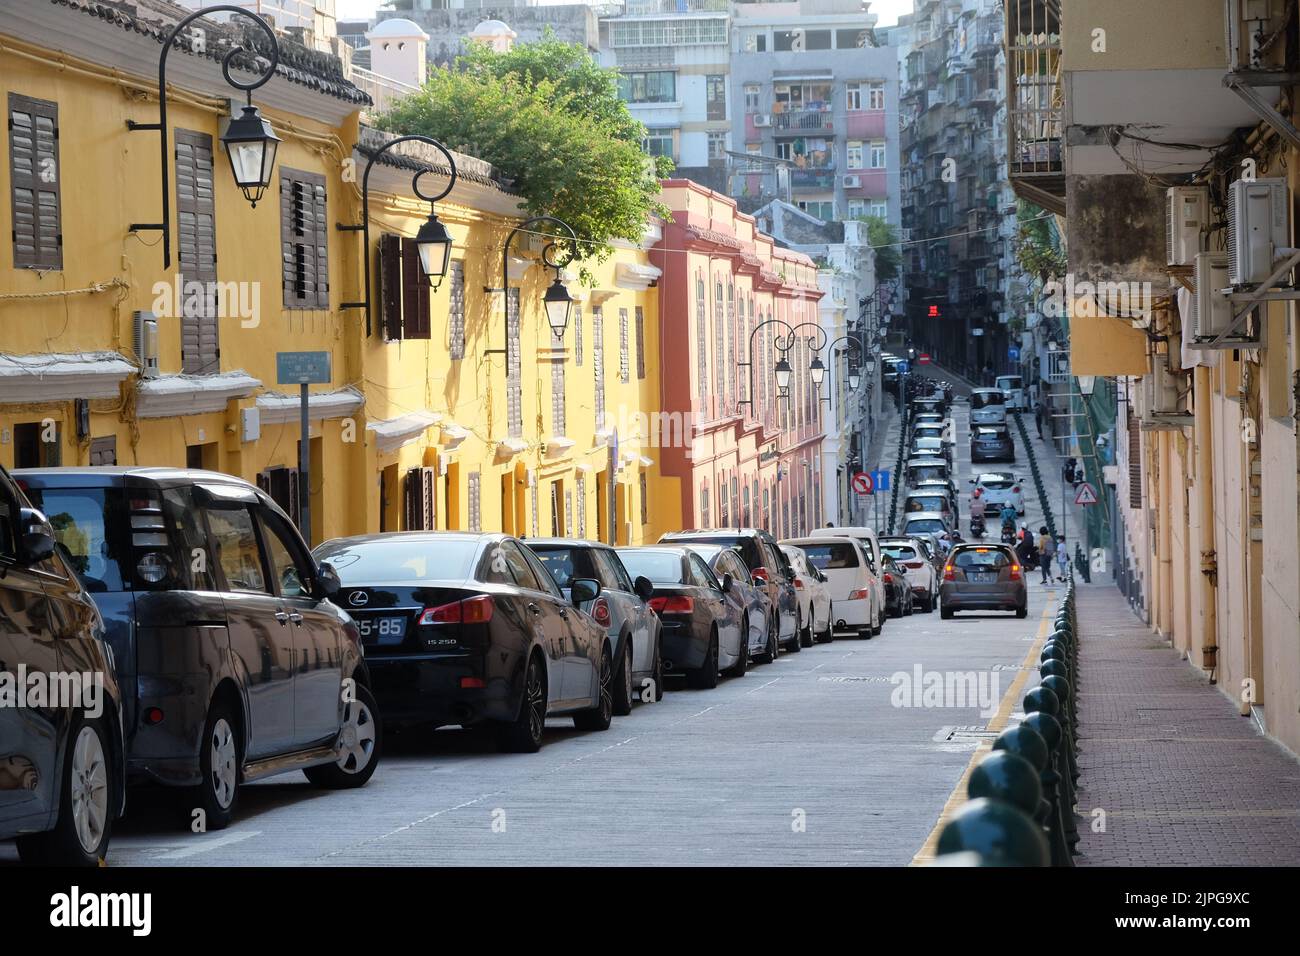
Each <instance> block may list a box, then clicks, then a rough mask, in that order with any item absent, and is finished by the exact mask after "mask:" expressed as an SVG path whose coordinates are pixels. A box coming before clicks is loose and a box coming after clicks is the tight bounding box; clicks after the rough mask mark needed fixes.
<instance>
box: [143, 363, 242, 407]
mask: <svg viewBox="0 0 1300 956" xmlns="http://www.w3.org/2000/svg"><path fill="white" fill-rule="evenodd" d="M261 387H262V382H261V380H260V379H256V378H253V376H251V375H249V374H248V373H247V372H222V373H220V374H218V375H162V376H159V377H158V378H146V379H141V381H140V386H139V388H138V389H137V390H136V399H135V413H136V415H137V416H138V417H140V418H175V417H177V416H180V415H204V414H207V413H209V412H222V411H225V409H226V403H227V402H229V401H230V400H231V399H232V398H247V397H248V396H249V395H252V394H253V393H254V392H255V391H257V390H258V389H259V388H261Z"/></svg>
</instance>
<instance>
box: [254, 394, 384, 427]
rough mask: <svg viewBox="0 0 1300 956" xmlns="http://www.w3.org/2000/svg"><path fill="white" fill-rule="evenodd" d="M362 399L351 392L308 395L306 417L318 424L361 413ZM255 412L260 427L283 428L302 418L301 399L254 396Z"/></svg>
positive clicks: (281, 395) (280, 396) (268, 395)
mask: <svg viewBox="0 0 1300 956" xmlns="http://www.w3.org/2000/svg"><path fill="white" fill-rule="evenodd" d="M365 403H366V400H365V397H364V396H363V395H362V394H361V393H360V392H359V391H357V390H356V389H354V388H342V389H339V390H337V391H333V392H308V394H307V417H308V419H309V420H310V421H313V422H319V421H323V420H325V419H329V418H347V417H348V416H349V415H355V414H356V413H357V412H359V411H361V408H362V406H364V405H365ZM257 410H258V412H259V413H260V415H261V419H262V424H263V425H284V424H288V423H289V422H296V421H298V420H299V417H300V416H301V414H302V399H301V397H300V396H298V395H284V394H281V393H280V392H266V393H264V394H262V395H259V396H257Z"/></svg>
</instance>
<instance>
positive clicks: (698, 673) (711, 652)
mask: <svg viewBox="0 0 1300 956" xmlns="http://www.w3.org/2000/svg"><path fill="white" fill-rule="evenodd" d="M686 683H687V684H688V685H689V686H691V687H694V688H695V689H696V690H712V689H713V688H714V687H717V686H718V631H717V629H716V628H714V630H713V633H712V634H711V635H710V637H709V649H708V650H707V651H706V652H705V654H704V663H703V664H701V665H700V666H699V667H696V668H694V669H693V670H688V671H687V672H686Z"/></svg>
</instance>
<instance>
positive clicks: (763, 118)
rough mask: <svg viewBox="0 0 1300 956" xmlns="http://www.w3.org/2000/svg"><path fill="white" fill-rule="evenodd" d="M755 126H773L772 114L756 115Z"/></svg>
mask: <svg viewBox="0 0 1300 956" xmlns="http://www.w3.org/2000/svg"><path fill="white" fill-rule="evenodd" d="M754 125H755V126H771V125H772V116H771V114H770V113H756V114H755V115H754Z"/></svg>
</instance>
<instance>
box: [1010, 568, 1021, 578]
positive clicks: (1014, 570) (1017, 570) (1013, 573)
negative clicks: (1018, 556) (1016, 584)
mask: <svg viewBox="0 0 1300 956" xmlns="http://www.w3.org/2000/svg"><path fill="white" fill-rule="evenodd" d="M1011 580H1012V581H1019V580H1020V565H1018V564H1013V565H1011Z"/></svg>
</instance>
